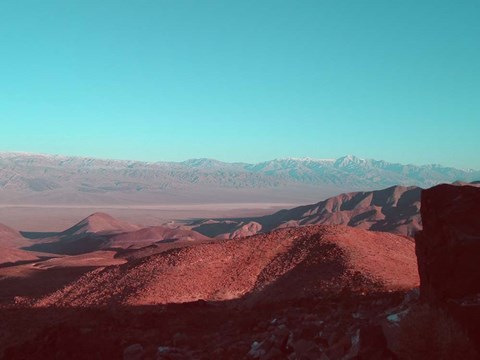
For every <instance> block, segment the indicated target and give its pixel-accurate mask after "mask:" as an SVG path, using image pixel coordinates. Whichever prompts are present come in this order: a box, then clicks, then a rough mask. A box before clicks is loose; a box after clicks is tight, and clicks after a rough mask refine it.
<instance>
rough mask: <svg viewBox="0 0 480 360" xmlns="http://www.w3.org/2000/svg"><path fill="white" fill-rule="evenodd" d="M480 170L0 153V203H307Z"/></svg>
mask: <svg viewBox="0 0 480 360" xmlns="http://www.w3.org/2000/svg"><path fill="white" fill-rule="evenodd" d="M479 178H480V172H478V171H467V170H459V169H454V168H449V167H442V166H440V165H426V166H414V165H401V164H392V163H387V162H385V161H377V160H364V159H360V158H357V157H355V156H344V157H341V158H339V159H336V160H315V159H308V158H307V159H276V160H271V161H266V162H262V163H258V164H246V163H225V162H221V161H217V160H212V159H192V160H187V161H184V162H156V163H147V162H139V161H119V160H102V159H91V158H80V157H65V156H49V155H36V154H23V153H4V154H0V195H1V199H2V200H1V201H2V202H3V203H33V204H101V203H108V204H132V203H135V204H154V203H191V202H207V203H216V202H217V203H218V202H268V201H272V202H275V201H277V202H278V201H295V202H297V203H302V202H303V203H305V202H307V201H311V200H318V199H322V198H326V197H328V196H332V195H336V194H338V193H341V192H347V191H354V190H360V189H362V190H371V189H379V188H384V187H388V186H393V185H398V184H399V185H416V186H420V187H430V186H432V185H435V184H438V183H442V182H449V183H451V182H453V181H457V180H460V181H467V182H469V181H473V180H478V179H479Z"/></svg>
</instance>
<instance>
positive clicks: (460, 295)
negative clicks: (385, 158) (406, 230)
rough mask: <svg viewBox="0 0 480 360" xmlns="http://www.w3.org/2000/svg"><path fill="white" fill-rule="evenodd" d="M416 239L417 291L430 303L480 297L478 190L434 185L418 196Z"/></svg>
mask: <svg viewBox="0 0 480 360" xmlns="http://www.w3.org/2000/svg"><path fill="white" fill-rule="evenodd" d="M421 215H422V222H423V231H421V232H419V233H417V236H416V254H417V258H418V268H419V274H420V281H421V285H420V290H421V294H422V295H421V296H422V298H423V299H424V300H426V301H428V302H430V303H444V302H447V301H460V300H461V299H464V298H467V297H470V296H474V295H476V294H479V293H480V188H478V187H475V186H454V185H438V186H435V187H433V188H430V189H428V190H424V191H423V192H422V208H421Z"/></svg>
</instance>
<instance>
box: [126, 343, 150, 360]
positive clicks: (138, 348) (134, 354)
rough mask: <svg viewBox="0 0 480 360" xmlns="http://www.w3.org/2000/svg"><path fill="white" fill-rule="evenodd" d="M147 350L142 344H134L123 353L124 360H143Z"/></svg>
mask: <svg viewBox="0 0 480 360" xmlns="http://www.w3.org/2000/svg"><path fill="white" fill-rule="evenodd" d="M144 354H145V350H144V349H143V346H142V345H140V344H133V345H130V346H129V347H127V348H126V349H125V350H124V351H123V360H141V359H142V357H143V355H144Z"/></svg>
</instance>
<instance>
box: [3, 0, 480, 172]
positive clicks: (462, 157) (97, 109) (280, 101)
mask: <svg viewBox="0 0 480 360" xmlns="http://www.w3.org/2000/svg"><path fill="white" fill-rule="evenodd" d="M479 18H480V2H479V1H478V0H475V1H461V0H459V1H442V0H435V1H433V0H421V1H419V0H401V1H397V0H389V1H385V0H378V1H371V0H362V1H359V0H349V1H347V0H335V1H334V0H330V1H324V0H315V1H302V0H291V1H284V0H271V1H270V0H253V1H251V0H242V1H238V0H236V1H230V0H221V1H207V0H150V1H145V0H135V1H134V0H131V1H125V0H115V1H106V0H95V1H92V0H58V1H51V0H36V1H34V0H31V1H26V0H2V1H0V151H24V152H35V153H47V154H50V153H51V154H63V155H78V156H93V157H100V158H114V159H134V160H145V161H159V160H172V161H181V160H185V159H188V158H200V157H208V158H215V159H218V160H223V161H244V162H258V161H263V160H268V159H273V158H283V157H312V158H337V157H340V156H343V155H346V154H354V155H357V156H360V157H365V158H374V159H383V160H387V161H393V162H401V163H413V164H426V163H440V164H443V165H449V166H455V167H460V168H474V169H480V156H478V155H479V152H480V151H479V150H480V141H479V138H480V21H479V20H478V19H479Z"/></svg>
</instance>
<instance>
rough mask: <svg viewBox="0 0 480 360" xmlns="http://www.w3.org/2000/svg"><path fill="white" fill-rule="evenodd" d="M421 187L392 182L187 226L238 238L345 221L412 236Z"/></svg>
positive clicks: (418, 224)
mask: <svg viewBox="0 0 480 360" xmlns="http://www.w3.org/2000/svg"><path fill="white" fill-rule="evenodd" d="M421 191H422V189H421V188H419V187H415V186H411V187H404V186H393V187H390V188H387V189H383V190H378V191H362V192H354V193H346V194H340V195H338V196H335V197H332V198H329V199H327V200H324V201H321V202H318V203H316V204H312V205H305V206H299V207H296V208H293V209H288V210H281V211H279V212H276V213H274V214H272V215H267V216H262V217H255V218H242V219H209V220H201V221H195V222H193V223H191V224H190V226H191V227H192V228H193V229H194V230H195V231H198V232H200V233H202V234H204V235H207V236H210V237H219V238H239V237H243V236H250V235H254V234H257V233H261V232H268V231H271V230H274V229H279V228H283V227H296V226H303V225H311V224H326V225H347V226H351V227H357V228H361V229H367V230H375V231H386V232H392V233H396V234H402V235H407V236H413V234H415V232H416V231H418V230H419V229H420V228H421V218H420V193H421Z"/></svg>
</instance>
